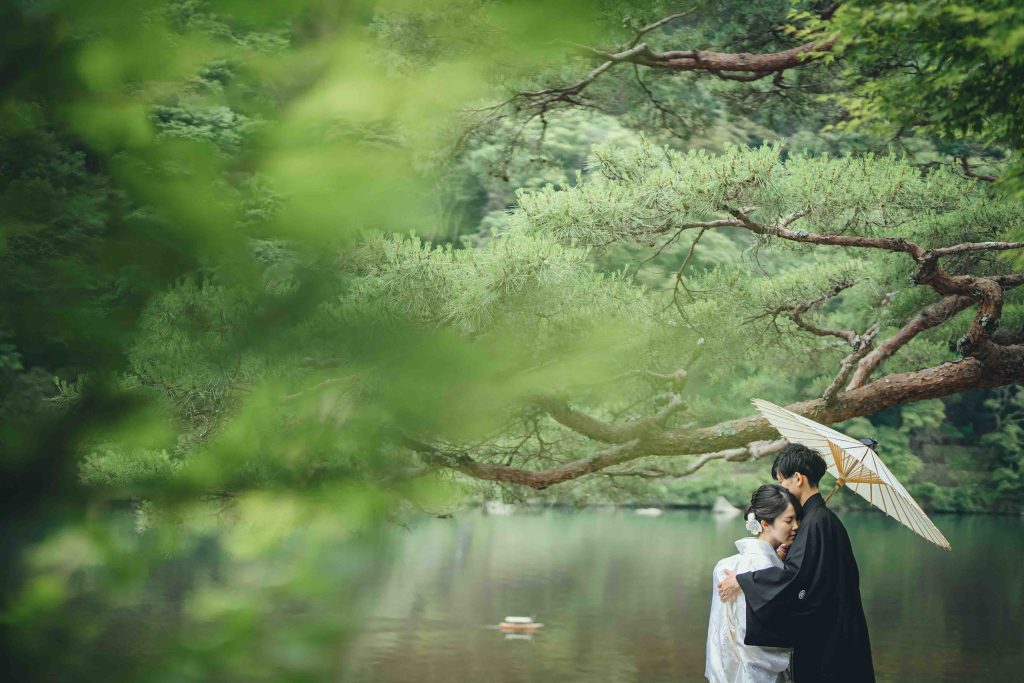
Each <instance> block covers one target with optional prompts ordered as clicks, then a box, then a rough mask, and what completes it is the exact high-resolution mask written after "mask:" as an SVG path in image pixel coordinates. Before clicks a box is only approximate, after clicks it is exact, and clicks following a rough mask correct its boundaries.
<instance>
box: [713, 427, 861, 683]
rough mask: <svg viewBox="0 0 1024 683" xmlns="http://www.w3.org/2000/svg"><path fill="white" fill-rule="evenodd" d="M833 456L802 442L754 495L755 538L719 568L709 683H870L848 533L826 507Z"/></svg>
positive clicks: (751, 525)
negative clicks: (822, 486)
mask: <svg viewBox="0 0 1024 683" xmlns="http://www.w3.org/2000/svg"><path fill="white" fill-rule="evenodd" d="M824 474H825V460H824V459H823V458H822V457H821V455H819V454H818V452H817V451H814V450H812V449H810V448H807V447H806V446H802V445H800V444H789V445H788V446H786V448H784V449H783V450H782V451H781V452H780V453H779V454H778V456H777V457H776V458H775V462H774V463H773V464H772V477H773V478H774V479H775V480H776V481H777V482H779V483H778V484H766V485H764V486H762V487H760V488H759V489H757V491H755V492H754V495H752V496H751V498H750V506H749V507H748V508H747V510H746V513H745V515H744V518H745V520H746V526H747V531H749V532H750V534H751V535H750V537H749V538H742V539H740V540H738V541H736V548H737V549H738V550H739V554H737V555H733V556H731V557H727V558H725V559H724V560H722V561H721V562H719V563H718V564H717V565H716V566H715V571H714V582H715V590H714V594H713V596H712V603H711V621H710V624H709V625H708V644H707V665H706V667H705V670H704V675H705V676H706V677H707V679H708V680H709V681H711V683H776V682H780V683H781V682H783V681H790V680H793V681H796V683H824V682H826V681H828V682H830V683H831V682H833V681H835V682H842V683H872V682H873V681H874V680H875V673H874V668H873V666H872V663H871V645H870V643H869V641H868V626H867V621H866V620H865V619H864V608H863V606H862V605H861V600H860V576H859V574H858V571H857V562H856V560H854V558H853V548H852V546H851V545H850V537H849V536H848V535H847V533H846V529H845V527H843V524H842V522H840V521H839V518H838V517H836V515H835V513H833V512H832V511H831V510H829V509H828V508H827V507H826V506H825V501H824V500H822V497H821V495H820V494H819V493H818V482H819V481H821V477H822V476H823V475H824Z"/></svg>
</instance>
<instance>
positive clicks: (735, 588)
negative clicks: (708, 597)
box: [718, 569, 742, 602]
mask: <svg viewBox="0 0 1024 683" xmlns="http://www.w3.org/2000/svg"><path fill="white" fill-rule="evenodd" d="M741 592H742V589H741V588H740V584H739V582H738V581H736V572H734V571H732V570H731V569H726V570H725V578H724V579H722V582H721V583H719V584H718V597H720V598H721V599H722V602H731V601H733V600H735V599H736V598H737V597H739V594H740V593H741Z"/></svg>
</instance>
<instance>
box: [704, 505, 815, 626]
mask: <svg viewBox="0 0 1024 683" xmlns="http://www.w3.org/2000/svg"><path fill="white" fill-rule="evenodd" d="M819 537H820V529H818V528H817V525H816V524H814V523H808V524H805V526H804V527H803V528H801V529H800V533H798V534H797V536H796V540H795V541H794V542H793V545H792V547H791V548H790V549H789V552H788V554H787V556H786V561H785V564H784V565H783V566H782V567H771V568H768V569H761V570H758V571H754V572H747V573H745V574H740V575H735V574H732V573H731V572H730V573H729V574H730V576H729V577H728V578H727V579H726V580H725V581H723V582H722V583H721V584H720V585H719V595H720V596H721V597H722V599H723V600H727V599H730V598H731V597H734V596H735V593H736V591H737V590H742V591H743V595H744V597H745V598H746V600H747V605H748V606H749V607H750V608H751V609H752V610H754V611H755V612H759V613H761V612H765V614H764V616H765V617H768V616H771V615H770V613H772V612H775V611H777V610H778V608H780V607H781V605H779V604H775V605H773V604H772V603H773V602H778V601H779V600H780V598H785V597H787V596H788V594H789V593H791V592H792V591H791V590H789V589H791V588H792V587H793V586H794V585H802V583H806V582H807V580H808V577H810V576H811V574H812V572H813V569H814V567H815V566H817V564H818V563H819V562H820V559H821V548H822V544H821V542H820V538H819Z"/></svg>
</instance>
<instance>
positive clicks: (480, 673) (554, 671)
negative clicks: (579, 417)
mask: <svg viewBox="0 0 1024 683" xmlns="http://www.w3.org/2000/svg"><path fill="white" fill-rule="evenodd" d="M843 519H844V521H845V522H846V524H847V527H848V529H849V531H850V535H851V536H852V538H853V542H854V546H855V548H856V551H857V555H858V562H859V564H860V568H861V589H862V592H863V595H864V600H865V605H864V607H865V611H866V613H867V618H868V623H869V626H870V629H871V637H872V644H873V647H872V649H873V652H874V658H875V666H876V671H877V674H878V680H879V681H880V682H882V681H957V682H958V683H960V682H962V681H965V680H986V681H1000V680H1013V679H1015V678H1016V677H1017V673H1018V670H1019V664H1020V661H1021V654H1020V644H1021V643H1022V642H1024V614H1022V597H1024V595H1022V594H1024V571H1021V569H1020V567H1019V566H1018V565H1019V561H1020V559H1021V558H1022V557H1024V553H1022V551H1024V539H1022V537H1021V532H1022V531H1024V524H1022V522H1021V520H1020V519H1007V518H990V517H970V518H954V517H940V518H938V521H937V523H938V526H939V527H940V528H941V529H942V530H943V532H944V533H945V535H946V537H947V538H948V539H949V540H950V543H952V545H953V552H952V553H947V552H945V551H942V550H939V549H937V548H935V547H934V546H931V545H929V544H927V543H926V542H924V541H922V540H920V539H918V538H917V537H915V536H914V535H913V534H911V532H909V531H907V530H905V529H903V528H901V527H899V526H897V525H896V524H895V523H894V522H892V521H891V520H888V519H886V518H884V517H882V516H881V515H880V514H871V513H847V514H845V515H843ZM742 532H743V529H742V526H741V523H740V522H739V521H737V520H736V519H732V520H728V521H716V519H715V518H714V517H713V516H712V515H710V514H709V513H704V512H692V511H680V512H672V513H668V514H665V515H663V516H661V517H643V516H638V515H635V514H631V513H630V512H628V511H615V510H606V511H592V510H591V511H583V512H576V513H573V512H563V511H545V512H541V513H537V514H524V515H514V516H508V517H487V516H483V515H480V514H477V513H465V514H463V515H460V516H457V517H456V519H452V520H427V521H424V522H422V523H421V524H419V525H417V526H414V527H413V529H412V531H411V533H409V532H404V531H402V532H396V535H398V536H399V538H398V544H399V547H398V549H397V553H396V557H395V560H394V562H393V563H392V564H391V565H390V571H389V573H388V574H386V575H385V576H382V577H381V581H380V584H379V586H378V587H377V589H376V591H377V592H376V594H375V595H374V596H373V597H372V598H371V599H370V600H368V603H369V604H371V605H373V608H372V613H371V615H370V616H369V617H368V621H367V623H366V630H365V632H364V633H363V634H362V635H361V636H359V637H358V638H357V639H356V641H355V642H354V643H353V644H352V646H351V649H349V651H348V653H347V657H346V658H345V660H346V663H345V665H344V667H343V668H344V670H343V671H342V672H340V673H341V677H340V680H344V681H355V682H358V683H369V682H370V681H373V682H374V683H398V682H403V683H404V682H410V683H411V682H413V681H416V682H417V683H419V682H423V683H432V682H435V681H436V682H442V681H443V682H445V683H449V682H451V681H509V682H511V681H605V682H612V683H616V682H620V681H643V682H649V681H650V682H654V681H700V680H703V677H702V674H703V671H704V640H705V635H706V628H707V614H708V610H709V608H710V600H711V579H710V575H711V569H712V567H713V566H714V564H715V562H716V561H717V560H718V559H720V558H721V557H724V556H725V555H729V554H732V553H733V552H734V548H733V545H732V542H733V540H735V539H736V538H738V537H739V536H741V535H742ZM508 615H521V616H531V617H533V618H534V619H536V620H537V621H541V622H544V624H545V625H544V627H543V628H542V629H541V630H539V631H537V632H536V633H533V634H507V633H504V632H502V631H500V630H498V629H497V624H498V623H499V622H500V621H501V620H502V619H503V618H504V617H506V616H508ZM509 636H516V637H509Z"/></svg>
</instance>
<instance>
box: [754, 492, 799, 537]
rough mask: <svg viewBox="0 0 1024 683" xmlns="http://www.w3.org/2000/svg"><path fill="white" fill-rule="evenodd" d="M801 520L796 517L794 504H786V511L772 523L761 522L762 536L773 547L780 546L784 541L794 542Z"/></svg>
mask: <svg viewBox="0 0 1024 683" xmlns="http://www.w3.org/2000/svg"><path fill="white" fill-rule="evenodd" d="M799 526H800V522H798V521H797V519H796V511H795V510H794V509H793V504H792V503H790V504H789V505H787V506H786V511H785V512H783V513H782V514H781V515H779V516H778V517H776V518H775V521H774V522H773V523H772V524H768V523H767V522H761V528H762V529H764V531H763V532H762V533H761V538H762V539H764V540H766V541H768V542H769V543H771V545H772V547H773V548H778V547H779V546H780V545H782V544H783V543H792V542H793V539H794V538H796V530H797V528H798V527H799Z"/></svg>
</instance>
